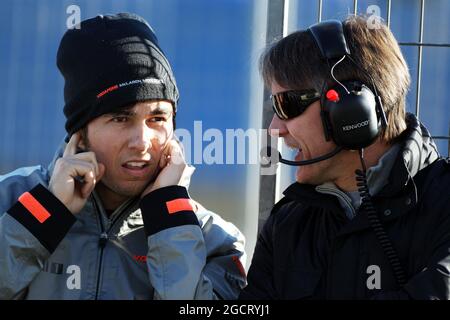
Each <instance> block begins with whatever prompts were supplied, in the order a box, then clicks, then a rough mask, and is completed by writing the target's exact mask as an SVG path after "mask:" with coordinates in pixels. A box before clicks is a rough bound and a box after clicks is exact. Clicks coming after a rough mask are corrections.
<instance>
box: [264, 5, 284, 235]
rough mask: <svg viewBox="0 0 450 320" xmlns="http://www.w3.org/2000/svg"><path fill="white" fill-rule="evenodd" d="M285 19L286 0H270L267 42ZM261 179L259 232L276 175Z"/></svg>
mask: <svg viewBox="0 0 450 320" xmlns="http://www.w3.org/2000/svg"><path fill="white" fill-rule="evenodd" d="M283 20H284V0H269V2H268V11H267V34H266V43H267V44H270V43H272V42H273V41H274V39H278V38H280V37H281V36H282V35H283ZM269 96H270V93H269V92H268V91H267V90H264V103H263V115H262V128H268V127H269V125H270V122H271V121H272V117H273V111H272V106H271V102H270V98H269ZM267 142H268V144H269V145H270V138H267ZM275 147H276V146H275ZM259 179H260V180H259V181H260V183H259V217H258V233H259V231H260V230H261V228H262V227H263V226H264V223H265V222H266V220H267V218H268V217H269V215H270V211H271V210H272V207H273V204H274V202H275V188H276V175H260V178H259Z"/></svg>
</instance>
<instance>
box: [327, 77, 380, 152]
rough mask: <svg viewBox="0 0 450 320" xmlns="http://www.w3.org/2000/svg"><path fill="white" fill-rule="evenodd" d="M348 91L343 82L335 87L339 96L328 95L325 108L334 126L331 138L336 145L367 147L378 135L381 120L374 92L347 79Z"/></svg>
mask: <svg viewBox="0 0 450 320" xmlns="http://www.w3.org/2000/svg"><path fill="white" fill-rule="evenodd" d="M343 85H344V86H345V87H346V88H347V89H348V90H349V91H350V92H349V93H347V91H346V90H345V89H344V88H343V87H342V86H340V85H338V86H335V87H334V88H333V90H335V92H337V95H338V99H337V100H336V101H330V100H328V99H325V100H326V101H325V102H324V109H325V111H328V114H329V115H328V118H329V121H330V123H331V128H332V138H333V140H334V142H335V143H336V145H338V146H341V147H343V148H345V149H350V150H357V149H361V148H365V147H367V146H368V145H370V144H372V142H373V141H374V140H375V139H376V138H377V136H378V134H379V121H378V117H377V113H376V100H375V95H374V94H373V92H372V91H371V90H370V89H369V88H368V87H367V86H365V85H363V84H361V83H358V82H344V83H343Z"/></svg>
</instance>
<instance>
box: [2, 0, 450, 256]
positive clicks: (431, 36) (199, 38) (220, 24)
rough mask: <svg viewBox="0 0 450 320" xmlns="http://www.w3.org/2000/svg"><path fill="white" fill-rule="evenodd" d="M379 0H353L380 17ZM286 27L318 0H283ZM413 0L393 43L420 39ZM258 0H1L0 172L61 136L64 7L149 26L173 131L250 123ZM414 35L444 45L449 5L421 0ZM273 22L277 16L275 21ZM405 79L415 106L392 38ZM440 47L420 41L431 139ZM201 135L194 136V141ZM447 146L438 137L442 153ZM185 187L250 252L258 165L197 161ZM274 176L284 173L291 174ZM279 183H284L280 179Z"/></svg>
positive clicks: (445, 126)
mask: <svg viewBox="0 0 450 320" xmlns="http://www.w3.org/2000/svg"><path fill="white" fill-rule="evenodd" d="M387 2H388V1H387V0H364V1H363V0H359V1H358V2H357V4H358V12H360V13H365V12H366V10H367V8H368V7H369V6H370V5H377V6H378V7H379V8H380V9H381V12H380V13H381V16H382V17H383V18H384V19H387ZM286 3H287V4H288V6H287V9H286V13H287V15H286V18H287V19H288V20H287V21H286V23H287V31H288V32H292V31H294V30H296V29H299V28H306V27H307V26H308V25H310V24H312V23H314V22H316V21H317V18H318V15H317V12H318V1H312V0H297V1H286ZM420 3H421V1H420V0H393V1H392V7H391V17H390V19H391V28H392V30H393V32H394V34H395V36H396V37H397V39H398V40H399V41H400V42H417V41H418V40H419V24H420V23H419V22H420ZM267 4H268V0H214V1H211V0H164V1H162V0H126V1H125V0H70V1H66V0H39V1H36V0H1V2H0V8H1V9H0V70H1V71H2V76H1V77H0V101H1V110H2V112H1V116H0V175H1V174H5V173H7V172H9V171H11V170H13V169H15V168H17V167H20V166H29V165H35V164H42V165H47V164H48V162H49V161H50V160H51V159H52V157H53V154H54V151H55V150H56V148H57V147H58V145H59V144H60V143H61V141H62V139H63V138H64V134H65V131H64V121H65V119H64V116H63V113H62V108H63V105H64V102H63V86H64V83H63V79H62V77H61V75H60V74H59V73H58V70H57V68H56V63H55V60H56V58H55V57H56V51H57V48H58V44H59V41H60V39H61V37H62V35H63V34H64V32H65V31H66V20H67V18H68V17H69V15H70V14H68V13H66V10H67V8H68V7H69V6H70V5H77V6H79V8H80V10H81V19H82V20H84V19H86V18H90V17H93V16H95V15H97V14H106V13H117V12H133V13H137V14H139V15H141V16H143V17H144V18H145V19H146V20H147V21H148V22H149V23H150V25H151V26H152V27H153V29H154V30H155V32H156V34H157V36H158V38H159V41H160V44H161V47H162V48H163V50H164V51H165V53H166V55H167V57H168V59H169V61H170V62H171V64H172V67H173V69H174V73H175V76H176V79H177V83H178V86H179V90H180V94H181V99H180V107H179V113H178V116H177V126H178V128H185V129H187V130H190V131H192V129H193V126H194V121H199V120H201V121H202V127H203V131H205V130H206V129H208V128H217V129H219V130H220V131H222V132H223V133H225V129H233V128H242V129H244V130H247V129H248V128H260V126H261V117H262V103H263V100H262V99H263V87H262V83H261V80H260V78H259V75H258V66H257V59H258V57H259V55H260V53H261V52H262V50H263V48H264V46H265V39H266V27H267V26H266V21H267ZM353 8H354V0H324V1H323V10H322V19H328V18H338V19H343V18H345V16H346V15H347V14H349V13H352V12H353ZM424 13H425V14H424V38H423V42H433V43H447V44H448V43H450V26H449V18H448V17H449V16H450V1H448V0H432V1H426V6H425V12H424ZM280 23H282V21H280ZM402 50H403V52H404V54H405V57H406V59H407V62H408V64H409V67H410V71H411V76H412V79H413V83H412V87H411V91H410V93H409V95H408V110H409V111H411V112H415V106H416V84H417V62H418V48H417V47H414V46H402ZM449 83H450V49H449V48H448V47H425V48H424V49H423V64H422V78H421V94H420V118H421V120H422V121H423V122H424V123H425V125H427V126H428V128H429V129H430V131H431V133H432V135H448V134H449V126H450V106H449V103H448V102H447V100H446V99H447V97H448V96H447V91H448V90H447V86H448V85H449ZM205 145H207V143H205V144H204V146H205ZM447 145H448V142H447V141H444V140H440V141H438V146H439V149H440V151H441V153H443V154H447V152H448V150H447ZM196 167H197V171H196V174H195V176H194V178H193V180H192V183H191V194H192V195H193V197H194V198H196V199H197V200H199V201H200V202H201V203H203V204H204V205H205V206H207V207H209V208H210V209H212V210H215V211H217V212H218V213H220V214H221V215H222V216H224V217H225V218H226V219H227V220H229V221H231V222H233V223H235V224H236V225H237V226H239V227H240V228H241V230H243V231H244V233H245V234H246V236H247V240H248V243H247V251H248V253H249V255H250V256H251V254H252V251H253V246H254V243H255V240H256V230H257V218H258V199H257V197H258V188H259V182H258V178H259V174H258V170H259V168H258V166H257V165H225V164H224V165H219V164H217V165H205V164H200V165H196ZM286 176H287V177H288V178H286V179H285V180H284V184H283V185H285V184H287V183H289V182H290V181H292V176H291V175H286ZM283 185H282V186H283Z"/></svg>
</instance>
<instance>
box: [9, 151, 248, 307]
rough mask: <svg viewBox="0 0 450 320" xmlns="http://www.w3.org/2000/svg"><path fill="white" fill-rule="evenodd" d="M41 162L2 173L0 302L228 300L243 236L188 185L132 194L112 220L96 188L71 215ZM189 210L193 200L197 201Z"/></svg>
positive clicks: (241, 274) (237, 276) (241, 280)
mask: <svg viewBox="0 0 450 320" xmlns="http://www.w3.org/2000/svg"><path fill="white" fill-rule="evenodd" d="M60 154H61V151H60V152H58V153H57V156H56V157H55V160H54V161H53V162H52V164H51V165H50V166H49V167H48V168H43V167H42V166H35V167H27V168H21V169H18V170H15V171H13V172H11V173H9V174H7V175H4V176H0V215H1V216H0V299H217V298H219V299H234V298H236V297H237V295H238V292H239V290H240V289H241V287H242V286H244V284H245V281H246V280H245V271H244V269H243V268H242V265H245V261H244V259H245V254H244V237H243V235H242V234H241V232H240V231H239V230H238V229H237V228H236V227H235V226H234V225H233V224H231V223H228V222H226V221H224V220H223V219H221V218H220V217H219V216H218V215H217V214H214V213H213V212H210V211H208V210H206V209H204V208H202V207H201V206H198V210H196V212H195V213H194V211H195V210H193V209H192V207H193V205H192V202H191V201H190V200H189V195H188V192H187V190H186V188H184V187H181V186H170V187H166V188H162V189H159V190H155V191H154V192H152V193H150V194H148V195H146V196H145V197H144V198H143V199H142V200H139V199H130V200H129V201H127V202H126V203H124V204H122V205H121V206H120V207H119V208H117V209H116V210H115V211H114V212H113V213H112V214H111V215H110V216H109V217H108V216H107V215H106V213H105V210H104V208H103V206H102V203H101V201H100V200H99V198H98V196H97V195H96V193H95V191H94V192H93V193H92V194H91V196H90V198H89V200H88V201H87V203H86V205H85V207H84V208H83V209H82V211H81V212H79V213H78V214H76V215H73V214H72V213H71V212H70V211H69V210H68V209H67V208H66V207H65V206H64V205H63V204H62V203H61V202H60V201H59V200H58V199H57V198H56V197H55V196H54V195H53V194H52V193H51V192H50V191H48V189H47V186H48V182H49V179H50V176H51V173H52V170H53V166H54V162H55V161H56V158H57V157H58V155H60ZM194 206H195V204H194Z"/></svg>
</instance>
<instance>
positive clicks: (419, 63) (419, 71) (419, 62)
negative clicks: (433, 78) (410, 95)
mask: <svg viewBox="0 0 450 320" xmlns="http://www.w3.org/2000/svg"><path fill="white" fill-rule="evenodd" d="M424 14H425V0H421V3H420V34H419V48H418V50H419V57H418V59H417V86H416V117H417V118H419V115H420V88H421V81H422V52H423V46H422V43H423V20H424V19H423V17H424Z"/></svg>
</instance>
